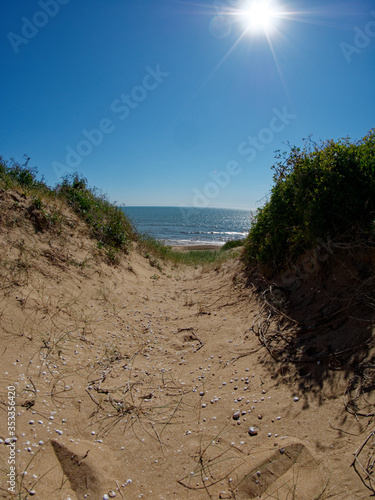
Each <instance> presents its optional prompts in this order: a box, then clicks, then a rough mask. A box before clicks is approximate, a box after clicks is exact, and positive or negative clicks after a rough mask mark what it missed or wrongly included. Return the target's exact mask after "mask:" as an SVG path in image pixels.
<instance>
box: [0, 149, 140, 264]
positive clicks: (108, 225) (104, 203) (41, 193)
mask: <svg viewBox="0 0 375 500" xmlns="http://www.w3.org/2000/svg"><path fill="white" fill-rule="evenodd" d="M29 161H30V158H27V157H25V163H24V164H23V165H20V164H19V163H16V162H15V161H14V160H11V161H10V162H9V163H8V162H7V161H5V160H4V158H2V157H0V188H2V189H4V190H8V189H16V190H21V191H22V192H24V193H25V194H26V195H29V196H31V197H32V204H31V206H30V209H31V210H32V211H33V217H34V220H36V219H37V221H38V226H39V227H38V228H39V229H43V226H46V225H47V224H48V227H51V226H53V224H57V223H58V221H59V217H58V213H56V212H54V213H52V214H51V213H49V212H47V211H46V210H45V205H46V201H50V200H52V199H54V200H61V201H63V202H64V203H66V204H67V205H68V206H70V207H71V208H72V209H73V210H74V211H75V212H76V213H77V214H78V215H79V216H80V217H81V218H82V219H83V220H84V221H85V222H86V224H87V225H88V227H89V229H90V233H91V236H92V237H93V238H95V239H96V240H97V241H98V247H99V248H101V249H103V250H104V252H105V254H106V256H107V260H108V261H109V262H111V263H117V262H118V257H119V253H120V252H121V251H125V252H127V251H128V250H129V245H130V243H131V241H133V240H135V239H136V236H137V235H136V231H135V229H134V226H133V225H132V223H131V222H130V221H129V219H128V218H127V217H126V215H125V214H124V212H123V211H122V210H121V209H120V208H119V207H117V206H115V205H114V204H113V203H111V202H110V201H108V199H107V198H106V196H105V195H104V194H103V193H101V192H100V191H98V190H97V189H95V188H89V187H88V186H87V180H86V179H84V178H82V177H80V176H79V175H78V174H73V175H70V176H67V177H65V178H64V179H63V181H62V183H61V184H58V185H57V186H56V187H55V188H50V187H48V186H47V184H46V183H45V182H44V180H43V179H42V180H38V179H37V174H38V171H37V169H36V168H31V167H30V166H29ZM36 212H37V213H36Z"/></svg>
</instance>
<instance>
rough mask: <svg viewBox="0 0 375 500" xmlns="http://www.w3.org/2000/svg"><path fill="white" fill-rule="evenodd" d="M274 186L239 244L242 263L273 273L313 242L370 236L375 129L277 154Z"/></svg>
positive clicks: (374, 210)
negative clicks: (355, 137) (353, 137)
mask: <svg viewBox="0 0 375 500" xmlns="http://www.w3.org/2000/svg"><path fill="white" fill-rule="evenodd" d="M277 159H278V163H277V164H276V165H275V166H273V167H272V168H273V170H274V172H275V174H274V186H273V188H272V190H271V195H270V198H269V201H267V202H266V204H265V205H264V206H263V207H262V208H260V209H259V210H258V211H257V213H256V215H255V217H254V219H253V223H252V227H251V229H250V232H249V236H248V237H247V239H246V242H245V246H244V261H245V263H246V264H247V265H252V264H253V263H257V264H260V265H262V266H264V267H265V268H268V269H272V270H273V271H276V272H277V271H278V270H280V269H281V268H282V267H283V266H284V265H285V264H286V263H287V262H295V261H296V259H297V258H298V257H299V256H300V255H301V254H303V253H304V252H306V251H309V250H311V249H312V248H314V246H315V245H316V244H317V242H318V241H319V240H323V241H326V240H327V239H340V240H341V241H343V242H346V243H353V242H355V241H359V240H360V239H361V240H363V239H365V240H367V241H370V239H371V238H372V239H373V238H374V236H375V224H374V219H375V129H373V130H372V131H370V133H369V134H368V135H367V136H366V137H364V138H363V139H362V140H360V141H357V142H351V141H350V139H349V138H347V139H342V140H339V141H337V142H335V141H333V140H330V141H327V142H323V143H322V144H320V145H318V144H316V143H313V142H312V141H311V140H310V141H308V142H307V143H306V144H305V147H304V149H303V150H302V151H301V150H300V148H298V147H291V150H290V152H289V154H287V153H283V154H280V153H279V154H278V156H277Z"/></svg>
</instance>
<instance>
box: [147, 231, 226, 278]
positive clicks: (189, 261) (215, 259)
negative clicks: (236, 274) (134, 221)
mask: <svg viewBox="0 0 375 500" xmlns="http://www.w3.org/2000/svg"><path fill="white" fill-rule="evenodd" d="M139 242H140V246H141V249H142V250H143V252H144V256H145V257H146V258H149V259H150V264H151V265H152V266H153V267H155V268H157V269H159V271H160V270H161V264H160V262H159V261H158V260H157V259H161V260H164V261H169V262H171V263H172V264H174V265H178V264H184V265H189V266H194V267H198V266H200V265H218V264H221V263H222V262H224V261H225V260H228V259H230V258H231V255H229V254H227V253H225V252H220V251H218V250H216V249H213V250H182V251H178V250H173V249H172V247H170V246H167V245H164V243H162V242H160V241H157V240H155V239H154V238H152V237H150V236H148V235H143V236H142V237H141V238H140V240H139ZM151 256H152V257H151Z"/></svg>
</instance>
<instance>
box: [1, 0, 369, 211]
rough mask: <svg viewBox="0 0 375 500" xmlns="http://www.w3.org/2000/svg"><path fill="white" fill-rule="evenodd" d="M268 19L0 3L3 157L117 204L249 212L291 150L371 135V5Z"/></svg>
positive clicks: (215, 5) (73, 0)
mask: <svg viewBox="0 0 375 500" xmlns="http://www.w3.org/2000/svg"><path fill="white" fill-rule="evenodd" d="M266 1H268V0H266ZM250 3H251V2H250ZM268 7H269V9H271V8H272V16H273V17H272V18H271V22H270V24H268V25H267V26H266V27H264V26H263V27H262V26H258V28H259V29H256V27H255V26H254V24H251V22H249V21H254V17H255V15H254V14H251V15H250V16H249V15H248V11H249V9H250V8H251V6H250V4H249V0H243V1H242V0H213V1H209V0H192V1H190V0H185V1H180V0H137V1H130V0H129V1H128V0H37V1H35V0H14V1H13V2H2V5H1V7H0V14H1V15H0V33H1V38H0V54H1V61H2V71H1V87H0V88H1V93H0V104H1V118H2V119H1V121H0V154H1V155H2V156H3V157H5V158H7V159H9V158H11V157H13V158H15V159H16V160H17V161H20V162H22V160H23V155H24V154H27V155H28V156H30V157H31V161H30V163H31V165H32V166H37V167H38V170H39V173H40V174H41V175H44V177H45V179H46V181H47V182H48V183H49V184H50V185H55V184H56V183H57V182H58V181H59V176H61V175H66V174H69V173H72V172H74V171H78V172H79V173H80V174H82V175H83V176H84V177H86V178H87V179H88V181H89V184H90V185H91V186H97V187H98V188H100V189H102V190H103V191H104V192H106V193H107V194H108V196H109V198H110V199H111V200H112V201H116V202H118V203H119V204H126V205H129V206H132V205H151V206H157V205H158V206H180V205H184V206H199V207H202V206H209V207H228V208H243V209H253V208H254V207H257V206H259V205H260V204H261V201H260V200H261V199H262V198H263V197H264V196H265V195H266V193H267V192H269V189H270V187H271V185H272V171H271V166H272V164H273V163H274V157H275V151H276V150H279V149H280V150H282V151H285V150H287V146H286V143H287V142H290V143H291V144H296V145H299V146H300V145H302V139H303V138H304V137H307V136H308V135H310V134H313V139H314V140H315V141H319V140H320V139H324V140H326V139H331V138H333V139H338V138H340V137H345V136H350V137H351V138H353V139H360V138H361V137H363V136H364V135H366V133H367V132H368V131H369V130H370V129H371V128H373V127H374V126H375V122H374V112H375V92H374V89H375V64H374V61H375V6H374V4H373V1H372V0H356V1H345V0H344V1H336V0H331V1H330V0H325V1H320V0H311V1H310V0H306V1H283V0H277V1H276V0H274V1H273V2H271V4H270V5H269V6H268ZM245 13H247V14H246V15H245Z"/></svg>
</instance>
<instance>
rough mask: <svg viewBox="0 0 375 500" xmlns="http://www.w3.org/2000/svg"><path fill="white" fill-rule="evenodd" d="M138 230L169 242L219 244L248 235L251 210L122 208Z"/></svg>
mask: <svg viewBox="0 0 375 500" xmlns="http://www.w3.org/2000/svg"><path fill="white" fill-rule="evenodd" d="M121 208H122V210H123V211H124V213H125V214H126V215H127V216H128V217H129V218H130V219H131V220H132V222H133V223H134V225H135V226H136V228H137V230H138V232H140V233H141V234H148V235H150V236H152V237H154V238H156V239H158V240H162V241H164V242H165V243H166V244H167V245H218V244H224V243H226V242H227V241H229V240H239V239H242V238H245V237H246V235H247V234H248V232H249V228H250V211H247V210H230V209H223V208H185V207H121Z"/></svg>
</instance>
